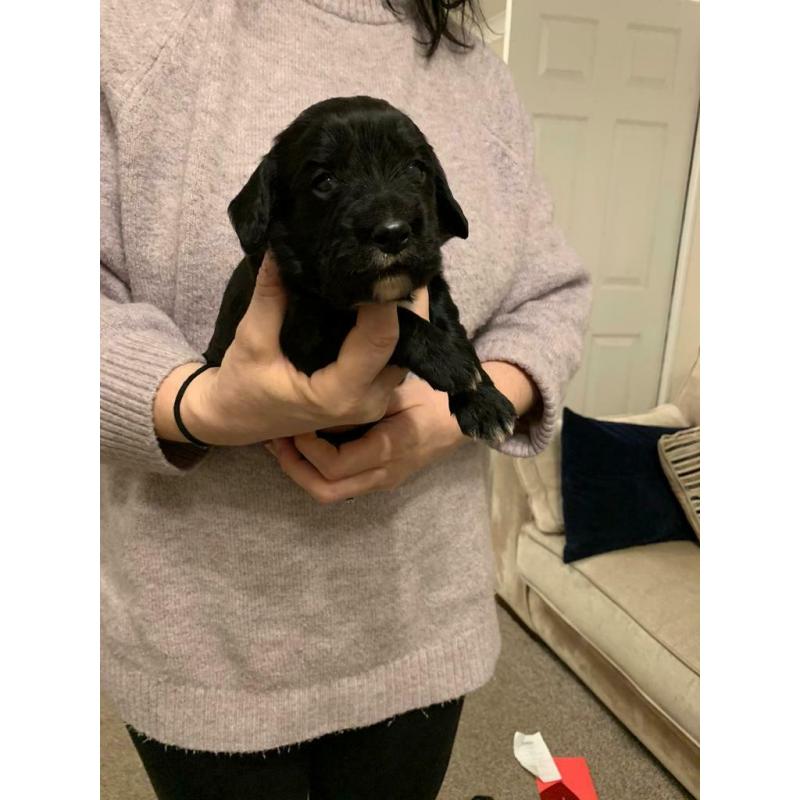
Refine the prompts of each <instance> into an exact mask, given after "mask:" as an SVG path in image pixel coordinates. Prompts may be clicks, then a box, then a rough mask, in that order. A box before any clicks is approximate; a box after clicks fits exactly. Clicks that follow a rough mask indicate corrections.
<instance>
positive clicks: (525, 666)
mask: <svg viewBox="0 0 800 800" xmlns="http://www.w3.org/2000/svg"><path fill="white" fill-rule="evenodd" d="M498 614H499V618H500V627H501V630H502V636H503V650H502V654H501V656H500V660H499V662H498V665H497V670H496V672H495V675H494V677H493V678H492V680H491V681H490V682H489V683H488V684H486V686H484V687H483V688H481V689H480V690H479V691H477V692H474V693H473V694H472V695H470V696H469V697H467V699H466V702H465V703H464V711H463V714H462V717H461V725H460V727H459V731H458V737H457V738H456V743H455V748H454V750H453V757H452V759H451V761H450V767H449V769H448V771H447V776H446V778H445V782H444V786H443V787H442V791H441V793H440V795H439V800H471V798H472V797H473V796H474V795H490V796H492V797H493V798H494V800H536V798H537V792H536V786H535V783H534V780H533V777H532V776H531V775H530V774H529V773H527V772H526V771H525V770H524V769H523V768H522V767H521V766H520V765H519V764H518V763H517V761H516V760H515V758H514V754H513V751H512V740H513V738H514V732H515V731H522V732H524V733H534V732H536V731H541V732H542V734H543V735H544V737H545V740H546V741H547V744H548V746H549V747H550V750H551V752H552V753H553V754H554V755H558V756H583V757H584V758H586V759H587V761H588V763H589V767H590V769H591V772H592V776H593V778H594V782H595V786H596V788H597V792H598V796H599V797H600V798H601V800H642V799H643V798H646V800H691V796H690V795H689V794H688V793H687V792H686V791H684V789H683V788H682V787H681V786H680V784H679V783H678V782H677V781H676V780H675V779H674V778H673V777H672V776H671V775H670V774H669V773H668V772H667V771H666V770H664V769H663V768H662V767H661V766H660V764H659V763H658V762H657V761H656V760H655V759H654V758H653V757H652V756H651V755H650V754H649V752H648V751H647V750H645V748H644V747H642V745H641V744H639V742H638V740H636V739H635V738H634V737H633V736H632V735H631V734H630V733H628V731H627V729H626V728H625V727H624V726H622V725H621V724H620V723H619V722H617V720H616V718H615V717H613V716H612V715H611V714H610V713H609V712H608V711H607V710H606V708H605V707H604V706H603V705H602V704H601V703H600V702H599V701H598V700H596V699H595V697H594V695H593V694H592V693H591V692H590V691H589V690H588V689H586V687H585V686H584V685H583V684H582V683H581V682H580V681H579V680H578V679H577V678H576V677H575V676H574V675H573V674H572V672H570V671H569V669H568V668H567V667H566V666H564V664H562V663H561V661H559V660H558V658H556V656H554V655H553V653H552V652H551V651H550V650H548V648H547V647H546V646H545V645H544V644H542V643H541V642H540V641H539V640H537V639H534V638H533V637H532V636H530V634H529V633H528V632H527V631H526V630H525V629H524V628H523V627H522V626H521V625H520V624H519V623H518V621H517V620H516V619H515V618H514V617H513V616H512V615H510V614H509V613H508V612H507V611H506V610H505V609H504V608H502V607H498ZM100 750H101V752H100V787H101V798H102V800H153V799H154V795H153V792H152V790H151V788H150V784H149V783H148V780H147V776H146V775H145V773H144V770H143V769H142V766H141V764H140V763H139V760H138V757H137V755H136V751H135V750H134V748H133V745H132V744H131V741H130V739H129V738H128V734H127V732H126V730H125V728H124V727H123V725H122V723H121V722H120V720H119V718H118V717H117V715H116V713H115V711H114V708H113V706H112V705H111V703H110V702H108V701H106V700H105V699H103V698H101V721H100ZM231 800H235V798H231ZM265 800H269V799H268V798H265ZM376 800H377V799H376Z"/></svg>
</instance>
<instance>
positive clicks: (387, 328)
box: [332, 303, 400, 386]
mask: <svg viewBox="0 0 800 800" xmlns="http://www.w3.org/2000/svg"><path fill="white" fill-rule="evenodd" d="M399 336H400V323H399V320H398V319H397V304H396V303H366V304H365V305H362V306H359V308H358V317H357V318H356V324H355V325H354V326H353V328H352V330H351V331H350V333H348V334H347V337H346V338H345V340H344V342H343V343H342V346H341V348H340V350H339V357H338V358H337V360H336V363H335V365H332V366H335V368H336V370H337V372H338V373H339V376H340V377H341V379H342V381H343V382H344V383H345V385H347V384H350V383H352V384H355V385H357V386H369V385H370V384H371V383H372V382H373V381H374V380H375V378H376V376H377V375H378V373H379V372H380V371H381V370H382V369H383V368H384V367H385V366H386V363H387V362H388V361H389V358H391V355H392V353H393V352H394V349H395V347H396V346H397V340H398V338H399Z"/></svg>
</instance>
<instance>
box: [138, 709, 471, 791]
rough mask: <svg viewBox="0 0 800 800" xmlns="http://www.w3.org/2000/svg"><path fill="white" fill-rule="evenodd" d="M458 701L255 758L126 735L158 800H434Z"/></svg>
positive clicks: (457, 713)
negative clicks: (169, 744) (194, 748)
mask: <svg viewBox="0 0 800 800" xmlns="http://www.w3.org/2000/svg"><path fill="white" fill-rule="evenodd" d="M463 700H464V698H463V697H462V698H459V699H457V700H452V701H450V702H449V703H444V704H437V705H433V706H429V707H427V708H424V709H416V710H414V711H409V712H407V713H405V714H401V715H400V716H397V717H393V718H392V719H391V720H386V721H384V722H379V723H378V724H377V725H371V726H369V727H368V728H355V729H353V730H349V731H345V732H343V733H331V734H328V735H326V736H322V737H320V738H319V739H314V740H312V741H309V742H303V743H301V744H298V745H292V746H291V747H288V748H281V749H280V750H267V751H264V752H259V753H209V752H202V751H201V752H197V751H191V752H187V751H185V750H181V749H179V748H177V747H168V746H166V745H163V744H161V743H160V742H156V741H154V740H152V739H149V740H148V739H145V737H144V736H142V735H141V734H140V733H138V732H137V731H136V730H134V729H133V728H131V727H130V726H128V733H130V735H131V738H132V739H133V743H134V745H136V749H137V750H138V752H139V757H140V758H141V760H142V763H143V764H144V768H145V770H146V771H147V775H148V777H149V778H150V782H151V783H152V784H153V789H154V790H155V793H156V795H157V797H158V799H159V800H307V798H310V800H434V798H435V797H436V795H437V794H438V793H439V788H440V787H441V785H442V781H443V780H444V774H445V772H446V771H447V764H448V762H449V761H450V753H451V752H452V749H453V742H454V740H455V736H456V729H457V728H458V721H459V718H460V716H461V707H462V705H463Z"/></svg>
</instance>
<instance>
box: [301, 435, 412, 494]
mask: <svg viewBox="0 0 800 800" xmlns="http://www.w3.org/2000/svg"><path fill="white" fill-rule="evenodd" d="M294 446H295V448H296V449H297V451H298V452H299V453H300V454H301V455H303V456H304V457H305V458H306V460H307V461H309V462H311V464H313V466H314V467H316V469H317V471H318V472H319V473H320V475H322V477H323V478H325V479H327V480H328V481H339V480H342V479H343V478H347V477H351V476H354V475H358V474H359V473H362V472H367V471H369V470H375V469H378V468H380V467H386V466H387V465H388V464H389V463H390V462H391V461H392V460H393V458H395V457H396V456H397V455H399V453H398V452H397V450H398V445H397V444H396V443H395V442H394V441H393V439H392V437H391V436H389V433H388V431H387V430H385V428H382V427H381V426H376V427H374V428H370V429H369V430H368V431H367V433H365V434H364V435H363V436H362V437H360V438H359V439H356V440H355V441H352V442H345V443H344V444H343V445H341V446H340V447H338V448H337V447H335V446H334V445H332V444H331V443H330V442H326V441H325V440H324V439H320V438H319V437H318V436H317V435H316V434H314V433H304V434H302V435H301V436H295V437H294Z"/></svg>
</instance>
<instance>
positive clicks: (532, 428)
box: [474, 332, 561, 458]
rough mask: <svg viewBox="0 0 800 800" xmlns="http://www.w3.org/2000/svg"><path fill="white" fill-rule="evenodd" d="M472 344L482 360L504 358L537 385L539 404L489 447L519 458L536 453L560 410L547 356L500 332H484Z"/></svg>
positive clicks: (544, 444) (557, 388)
mask: <svg viewBox="0 0 800 800" xmlns="http://www.w3.org/2000/svg"><path fill="white" fill-rule="evenodd" d="M474 345H475V352H476V353H477V354H478V358H479V359H480V360H481V362H484V361H505V362H507V363H509V364H513V365H514V366H515V367H517V368H518V369H521V370H522V371H523V372H524V373H525V374H526V375H527V376H528V377H529V378H530V379H531V380H532V381H533V383H534V384H535V385H536V388H537V390H538V392H539V397H540V403H541V405H538V404H537V405H536V406H535V407H534V408H533V409H532V410H531V411H529V412H527V413H526V414H523V415H522V416H521V417H520V418H519V419H518V420H517V425H516V429H515V430H514V433H513V434H512V435H511V437H509V438H508V439H506V441H505V442H503V443H502V444H499V445H490V447H492V448H493V449H495V450H497V451H498V452H500V453H505V454H506V455H509V456H516V457H518V458H527V457H530V456H535V455H538V454H539V453H541V452H542V450H544V449H545V447H547V445H548V444H549V442H550V439H551V438H552V436H553V434H554V432H555V428H556V423H557V422H558V418H559V413H560V409H561V387H560V385H559V382H558V379H557V378H556V376H555V375H554V374H553V371H552V370H551V369H550V368H549V366H548V364H547V360H546V358H545V357H543V356H542V355H541V354H539V353H537V352H536V351H535V350H534V348H533V347H531V346H530V345H529V344H528V345H523V344H521V343H520V342H519V341H518V339H517V338H514V339H510V338H507V337H504V336H503V335H502V333H500V332H489V333H486V334H485V335H483V336H481V337H480V338H478V339H477V340H476V341H475V342H474Z"/></svg>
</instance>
